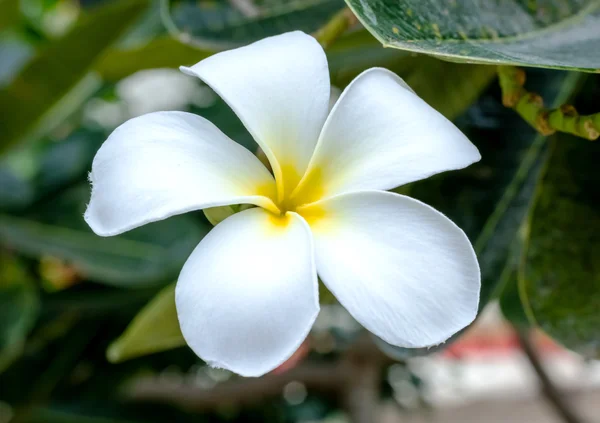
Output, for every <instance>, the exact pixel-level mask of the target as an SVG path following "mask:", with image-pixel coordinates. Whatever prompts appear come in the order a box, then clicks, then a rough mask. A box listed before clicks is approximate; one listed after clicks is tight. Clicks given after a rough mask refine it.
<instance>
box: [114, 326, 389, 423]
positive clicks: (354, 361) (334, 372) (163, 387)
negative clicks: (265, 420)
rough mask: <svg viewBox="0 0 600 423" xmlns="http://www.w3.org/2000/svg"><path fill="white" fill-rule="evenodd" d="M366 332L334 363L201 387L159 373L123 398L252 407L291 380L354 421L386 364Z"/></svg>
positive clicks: (362, 416) (369, 413) (364, 418)
mask: <svg viewBox="0 0 600 423" xmlns="http://www.w3.org/2000/svg"><path fill="white" fill-rule="evenodd" d="M391 362H392V360H391V359H389V358H388V357H387V356H385V355H384V354H383V353H382V352H381V351H380V350H379V349H378V348H377V346H376V345H375V344H374V343H373V341H372V340H371V338H370V337H369V336H365V337H363V338H361V339H359V340H357V342H356V343H355V344H353V345H352V346H351V347H350V348H349V349H348V350H347V351H346V352H345V353H344V354H343V357H342V358H341V359H340V360H338V361H336V362H324V363H314V362H313V363H310V362H308V363H301V364H299V365H297V366H296V367H294V368H292V369H290V370H288V371H286V372H285V373H281V374H273V373H270V374H267V375H265V376H263V377H261V378H256V379H243V378H240V379H234V380H231V381H227V382H223V383H220V384H218V385H217V386H215V387H214V388H212V389H204V388H202V387H200V386H196V385H194V384H192V383H182V382H173V381H168V380H165V379H163V378H160V377H158V376H149V377H143V378H138V379H136V380H134V381H133V382H132V383H130V384H128V385H127V386H126V387H125V390H124V396H125V399H127V400H130V401H142V402H146V401H150V402H160V403H165V404H170V405H174V406H177V407H179V408H183V409H186V410H190V411H196V412H201V411H206V410H214V409H216V408H219V407H221V406H224V405H251V404H255V403H258V402H260V401H264V400H266V399H268V398H271V397H275V396H279V395H281V392H282V390H283V388H284V387H285V386H286V385H287V384H288V383H290V382H292V381H296V382H300V383H303V384H304V385H305V386H306V388H307V389H308V390H309V391H313V392H320V393H322V394H326V395H330V396H332V397H335V398H338V399H339V400H341V402H342V404H343V405H344V406H345V407H346V409H347V410H348V412H349V414H350V416H351V419H352V421H353V422H354V423H365V422H370V421H373V418H372V417H373V413H374V410H375V408H376V406H377V404H378V402H379V393H380V392H379V382H380V379H379V378H380V376H381V367H382V366H384V365H386V364H389V363H391Z"/></svg>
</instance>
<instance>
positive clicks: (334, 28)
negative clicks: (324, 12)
mask: <svg viewBox="0 0 600 423" xmlns="http://www.w3.org/2000/svg"><path fill="white" fill-rule="evenodd" d="M357 22H358V19H356V16H354V13H352V11H351V10H350V9H348V8H347V7H345V8H344V9H342V10H340V11H339V12H338V13H336V14H335V15H333V17H332V18H331V19H330V20H329V22H327V23H326V24H325V25H324V26H322V27H321V28H319V29H318V30H317V31H316V32H315V33H314V34H313V37H315V38H316V39H317V41H318V42H319V43H320V44H321V45H322V46H323V48H327V47H329V46H330V45H331V44H332V43H333V42H334V41H335V40H336V39H337V38H338V37H339V36H340V35H342V34H343V33H344V32H346V30H347V29H348V28H350V27H351V26H353V25H354V24H356V23H357Z"/></svg>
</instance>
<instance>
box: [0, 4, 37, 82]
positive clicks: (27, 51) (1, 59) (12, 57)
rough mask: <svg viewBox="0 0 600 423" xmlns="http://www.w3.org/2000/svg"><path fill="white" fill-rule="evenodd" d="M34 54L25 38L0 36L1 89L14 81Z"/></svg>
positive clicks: (11, 34) (16, 35) (8, 34)
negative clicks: (16, 74)
mask: <svg viewBox="0 0 600 423" xmlns="http://www.w3.org/2000/svg"><path fill="white" fill-rule="evenodd" d="M0 15H1V12H0ZM0 19H2V18H0ZM33 54H34V48H33V46H32V45H31V43H30V42H28V41H27V40H26V39H25V37H23V36H20V35H19V34H13V33H10V32H9V33H4V34H1V35H0V88H2V87H4V86H5V85H8V84H9V83H10V82H11V81H12V79H13V77H14V76H15V73H17V72H18V71H19V70H20V69H21V68H22V67H23V65H24V64H25V63H26V62H27V61H28V60H29V59H30V58H31V56H32V55H33Z"/></svg>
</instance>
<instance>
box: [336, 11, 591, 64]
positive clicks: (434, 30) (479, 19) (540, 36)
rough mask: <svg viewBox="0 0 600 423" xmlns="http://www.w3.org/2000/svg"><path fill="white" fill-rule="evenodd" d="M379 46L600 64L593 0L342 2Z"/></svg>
mask: <svg viewBox="0 0 600 423" xmlns="http://www.w3.org/2000/svg"><path fill="white" fill-rule="evenodd" d="M346 3H348V5H349V6H350V7H351V8H352V10H353V11H354V12H355V13H356V15H357V16H358V18H359V19H360V20H361V22H362V23H363V24H364V25H365V26H366V27H367V29H369V31H371V33H372V34H373V35H374V36H375V37H376V38H377V39H378V40H379V41H381V43H383V45H384V46H386V47H394V48H399V49H402V50H409V51H414V52H418V53H425V54H430V55H435V56H439V57H441V58H446V59H448V60H453V61H462V62H470V63H489V64H512V65H521V66H535V67H545V68H562V69H578V70H585V71H590V72H597V71H598V70H599V69H600V49H598V48H595V46H597V45H598V44H599V43H600V1H598V0H537V1H529V0H512V1H507V0H448V1H439V0H346Z"/></svg>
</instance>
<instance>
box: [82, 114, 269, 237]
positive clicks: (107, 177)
mask: <svg viewBox="0 0 600 423" xmlns="http://www.w3.org/2000/svg"><path fill="white" fill-rule="evenodd" d="M90 181H91V183H92V199H91V200H90V204H89V206H88V208H87V210H86V212H85V220H86V222H87V223H88V224H89V225H90V227H91V228H92V230H93V231H94V232H96V233H97V234H98V235H102V236H110V235H116V234H119V233H122V232H125V231H128V230H130V229H133V228H136V227H138V226H142V225H144V224H146V223H149V222H153V221H156V220H161V219H165V218H167V217H169V216H173V215H176V214H181V213H185V212H187V211H190V210H197V209H202V208H206V207H213V206H221V205H226V204H241V203H248V204H256V205H261V206H263V207H268V208H269V207H270V208H273V207H275V206H274V205H273V203H272V201H271V200H270V199H269V198H267V197H270V198H272V197H273V196H274V191H275V182H274V180H273V177H272V176H271V174H270V173H269V172H268V170H267V169H266V168H265V167H264V166H263V164H262V163H260V161H259V160H258V159H257V158H256V157H255V156H254V155H253V154H252V153H250V152H249V151H248V150H246V149H245V148H244V147H242V146H240V145H239V144H236V143H235V142H233V141H232V140H231V139H229V138H228V137H227V136H226V135H225V134H223V133H222V132H221V131H219V129H217V127H215V126H214V125H213V124H212V123H210V122H209V121H207V120H206V119H204V118H201V117H200V116H196V115H193V114H191V113H184V112H157V113H149V114H147V115H143V116H140V117H137V118H135V119H131V120H129V121H127V122H125V123H124V124H123V125H121V126H120V127H118V128H117V129H115V131H114V132H113V133H112V134H111V135H110V136H109V137H108V139H107V140H106V141H105V142H104V144H103V145H102V147H101V148H100V150H99V151H98V153H97V154H96V157H95V158H94V162H93V164H92V172H91V173H90Z"/></svg>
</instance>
